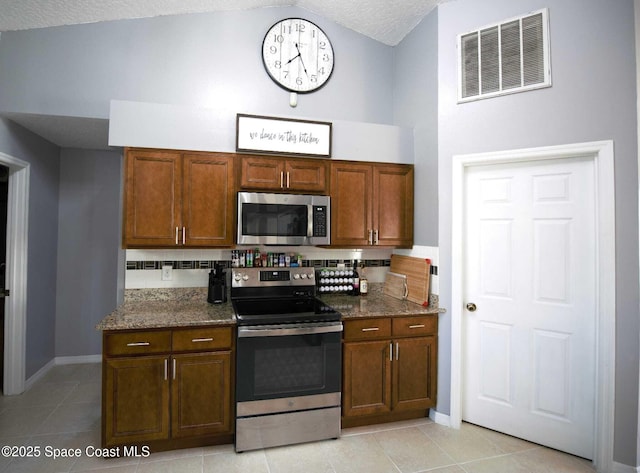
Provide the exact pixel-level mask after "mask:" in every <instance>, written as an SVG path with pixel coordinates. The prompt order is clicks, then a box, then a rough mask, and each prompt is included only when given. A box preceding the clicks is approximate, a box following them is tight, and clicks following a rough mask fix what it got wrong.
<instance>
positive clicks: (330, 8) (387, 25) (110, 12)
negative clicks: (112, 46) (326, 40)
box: [0, 0, 448, 46]
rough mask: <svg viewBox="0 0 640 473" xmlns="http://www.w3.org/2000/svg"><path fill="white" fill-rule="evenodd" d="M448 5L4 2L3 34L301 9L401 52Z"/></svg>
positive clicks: (331, 0) (336, 0) (385, 0)
mask: <svg viewBox="0 0 640 473" xmlns="http://www.w3.org/2000/svg"><path fill="white" fill-rule="evenodd" d="M445 1H448V0H349V1H344V0H182V1H180V2H177V1H175V0H136V1H135V2H123V1H121V0H3V1H2V2H1V3H0V31H13V30H24V29H32V28H44V27H49V26H61V25H73V24H81V23H94V22H99V21H109V20H124V19H130V18H149V17H155V16H162V15H177V14H185V13H204V12H214V11H231V10H250V9H255V8H264V7H277V6H298V7H301V8H304V9H307V10H309V11H311V12H313V13H315V14H317V15H321V16H323V17H325V18H327V19H330V20H332V21H334V22H336V23H338V24H340V25H342V26H344V27H346V28H349V29H352V30H354V31H356V32H358V33H361V34H363V35H366V36H368V37H370V38H372V39H374V40H376V41H380V42H381V43H384V44H387V45H389V46H395V45H396V44H398V43H399V42H400V41H401V40H402V39H403V38H404V37H405V36H406V35H407V34H408V33H409V32H410V31H411V30H412V29H413V28H414V27H415V26H416V25H417V24H418V23H420V21H421V20H422V18H424V17H425V16H426V15H427V14H428V13H429V12H430V11H431V10H433V9H434V8H435V7H436V6H437V5H438V4H440V3H444V2H445Z"/></svg>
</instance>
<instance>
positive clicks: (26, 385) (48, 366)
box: [24, 358, 56, 391]
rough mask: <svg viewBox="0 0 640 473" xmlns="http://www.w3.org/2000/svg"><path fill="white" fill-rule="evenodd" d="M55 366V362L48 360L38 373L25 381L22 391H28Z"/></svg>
mask: <svg viewBox="0 0 640 473" xmlns="http://www.w3.org/2000/svg"><path fill="white" fill-rule="evenodd" d="M55 364H56V360H55V358H54V359H53V360H50V361H49V363H47V364H46V365H44V366H43V367H42V368H40V369H39V370H38V371H36V372H35V373H34V374H33V375H32V376H30V377H29V379H27V381H26V382H25V383H24V390H25V391H28V390H29V389H31V386H33V385H34V384H35V383H36V382H37V381H38V380H40V379H41V378H43V377H44V375H46V374H47V373H48V372H49V370H50V369H51V368H53V367H54V366H55Z"/></svg>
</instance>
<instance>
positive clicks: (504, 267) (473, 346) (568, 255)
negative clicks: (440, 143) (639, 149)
mask: <svg viewBox="0 0 640 473" xmlns="http://www.w3.org/2000/svg"><path fill="white" fill-rule="evenodd" d="M594 182H595V181H594V163H593V160H592V159H587V158H585V159H581V158H575V159H562V160H544V161H539V162H525V163H518V164H504V165H484V166H474V167H470V168H468V169H467V170H466V172H465V217H464V222H465V228H464V238H463V242H464V244H463V246H464V248H463V250H464V256H463V261H464V265H465V275H464V293H463V294H464V300H465V304H468V303H474V304H475V305H476V307H477V309H476V310H475V311H471V310H468V309H467V310H465V311H464V313H463V316H462V324H463V332H462V347H463V354H462V364H463V372H462V382H463V387H462V418H463V419H464V420H466V421H468V422H472V423H474V424H479V425H482V426H485V427H488V428H490V429H494V430H498V431H500V432H505V433H507V434H510V435H514V436H517V437H520V438H524V439H527V440H530V441H533V442H536V443H540V444H543V445H547V446H550V447H553V448H556V449H559V450H562V451H566V452H569V453H572V454H575V455H579V456H582V457H585V458H590V459H591V458H593V453H594V430H595V379H596V378H595V366H596V365H595V363H596V357H595V355H596V342H595V341H596V333H595V330H596V320H595V314H596V309H595V308H596V302H597V301H596V287H595V284H596V283H595V281H596V278H595V268H596V254H597V253H596V245H595V242H596V235H595V230H596V229H595V221H596V220H595V197H594V196H595V193H594V190H595V189H594ZM472 309H473V308H472Z"/></svg>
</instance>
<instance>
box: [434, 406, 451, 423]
mask: <svg viewBox="0 0 640 473" xmlns="http://www.w3.org/2000/svg"><path fill="white" fill-rule="evenodd" d="M429 419H431V420H432V421H434V422H435V423H436V424H440V425H444V426H445V427H451V419H450V418H449V416H448V415H447V414H442V413H440V412H438V411H436V410H435V409H429Z"/></svg>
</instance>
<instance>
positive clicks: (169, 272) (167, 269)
mask: <svg viewBox="0 0 640 473" xmlns="http://www.w3.org/2000/svg"><path fill="white" fill-rule="evenodd" d="M172 276H173V266H163V267H162V280H163V281H171V277H172Z"/></svg>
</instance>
